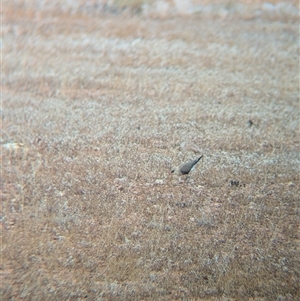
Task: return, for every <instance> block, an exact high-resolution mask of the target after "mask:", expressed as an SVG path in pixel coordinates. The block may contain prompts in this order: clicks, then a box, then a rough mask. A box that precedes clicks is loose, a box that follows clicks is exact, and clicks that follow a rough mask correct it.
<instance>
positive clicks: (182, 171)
mask: <svg viewBox="0 0 300 301" xmlns="http://www.w3.org/2000/svg"><path fill="white" fill-rule="evenodd" d="M202 157H203V155H202V156H200V157H199V158H198V159H196V160H192V161H189V162H186V163H183V164H181V165H179V166H178V167H176V168H174V169H173V170H172V171H171V172H172V173H174V174H177V175H179V176H181V175H187V174H188V173H189V172H190V171H191V170H192V169H193V167H194V166H195V165H196V164H197V163H198V162H199V161H200V160H201V158H202Z"/></svg>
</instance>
